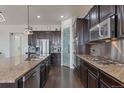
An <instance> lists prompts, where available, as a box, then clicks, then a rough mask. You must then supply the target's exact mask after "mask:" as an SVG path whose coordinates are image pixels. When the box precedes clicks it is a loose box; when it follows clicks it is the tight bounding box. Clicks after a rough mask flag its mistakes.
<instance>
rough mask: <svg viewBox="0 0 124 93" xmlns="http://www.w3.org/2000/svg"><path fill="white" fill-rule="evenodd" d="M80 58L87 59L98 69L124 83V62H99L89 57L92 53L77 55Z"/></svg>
mask: <svg viewBox="0 0 124 93" xmlns="http://www.w3.org/2000/svg"><path fill="white" fill-rule="evenodd" d="M77 56H78V57H79V58H81V59H83V60H85V61H86V62H87V63H90V64H91V65H93V66H95V67H97V68H98V69H100V70H102V71H104V72H105V73H107V74H109V75H110V76H112V77H114V78H116V79H117V80H119V81H120V82H122V83H124V64H99V63H98V62H95V61H92V60H90V59H88V58H87V56H89V57H90V56H91V55H77Z"/></svg>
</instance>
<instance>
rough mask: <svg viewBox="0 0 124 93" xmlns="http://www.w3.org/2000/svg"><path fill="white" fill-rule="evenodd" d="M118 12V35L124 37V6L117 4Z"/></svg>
mask: <svg viewBox="0 0 124 93" xmlns="http://www.w3.org/2000/svg"><path fill="white" fill-rule="evenodd" d="M117 14H118V23H117V28H118V37H124V6H123V5H119V6H117Z"/></svg>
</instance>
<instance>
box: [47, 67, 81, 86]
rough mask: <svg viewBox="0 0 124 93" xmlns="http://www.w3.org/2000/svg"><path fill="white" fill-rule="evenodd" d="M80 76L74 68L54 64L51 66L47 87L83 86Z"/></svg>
mask: <svg viewBox="0 0 124 93" xmlns="http://www.w3.org/2000/svg"><path fill="white" fill-rule="evenodd" d="M82 87H83V85H82V84H81V82H80V80H79V79H78V77H77V76H76V75H75V74H74V72H73V69H70V68H68V67H60V66H53V67H51V70H50V73H49V77H48V80H47V82H46V84H45V88H82Z"/></svg>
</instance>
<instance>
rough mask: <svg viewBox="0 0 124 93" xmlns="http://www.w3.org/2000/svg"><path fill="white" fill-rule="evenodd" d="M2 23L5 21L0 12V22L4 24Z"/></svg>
mask: <svg viewBox="0 0 124 93" xmlns="http://www.w3.org/2000/svg"><path fill="white" fill-rule="evenodd" d="M4 21H6V20H5V18H4V16H3V14H2V12H0V22H4Z"/></svg>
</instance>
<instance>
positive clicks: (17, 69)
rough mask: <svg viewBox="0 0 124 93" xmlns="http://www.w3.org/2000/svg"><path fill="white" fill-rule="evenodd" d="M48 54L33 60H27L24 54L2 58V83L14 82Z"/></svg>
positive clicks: (0, 74) (0, 64) (0, 70)
mask: <svg viewBox="0 0 124 93" xmlns="http://www.w3.org/2000/svg"><path fill="white" fill-rule="evenodd" d="M48 56H49V55H46V56H44V57H42V58H39V59H37V60H33V61H25V59H26V57H24V56H19V57H11V58H6V59H0V83H14V82H15V81H16V80H17V79H18V78H20V77H21V76H22V75H24V74H25V73H27V72H28V71H30V70H31V69H32V68H34V67H35V66H37V65H38V64H40V63H41V62H42V61H43V60H44V59H45V58H47V57H48Z"/></svg>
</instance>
